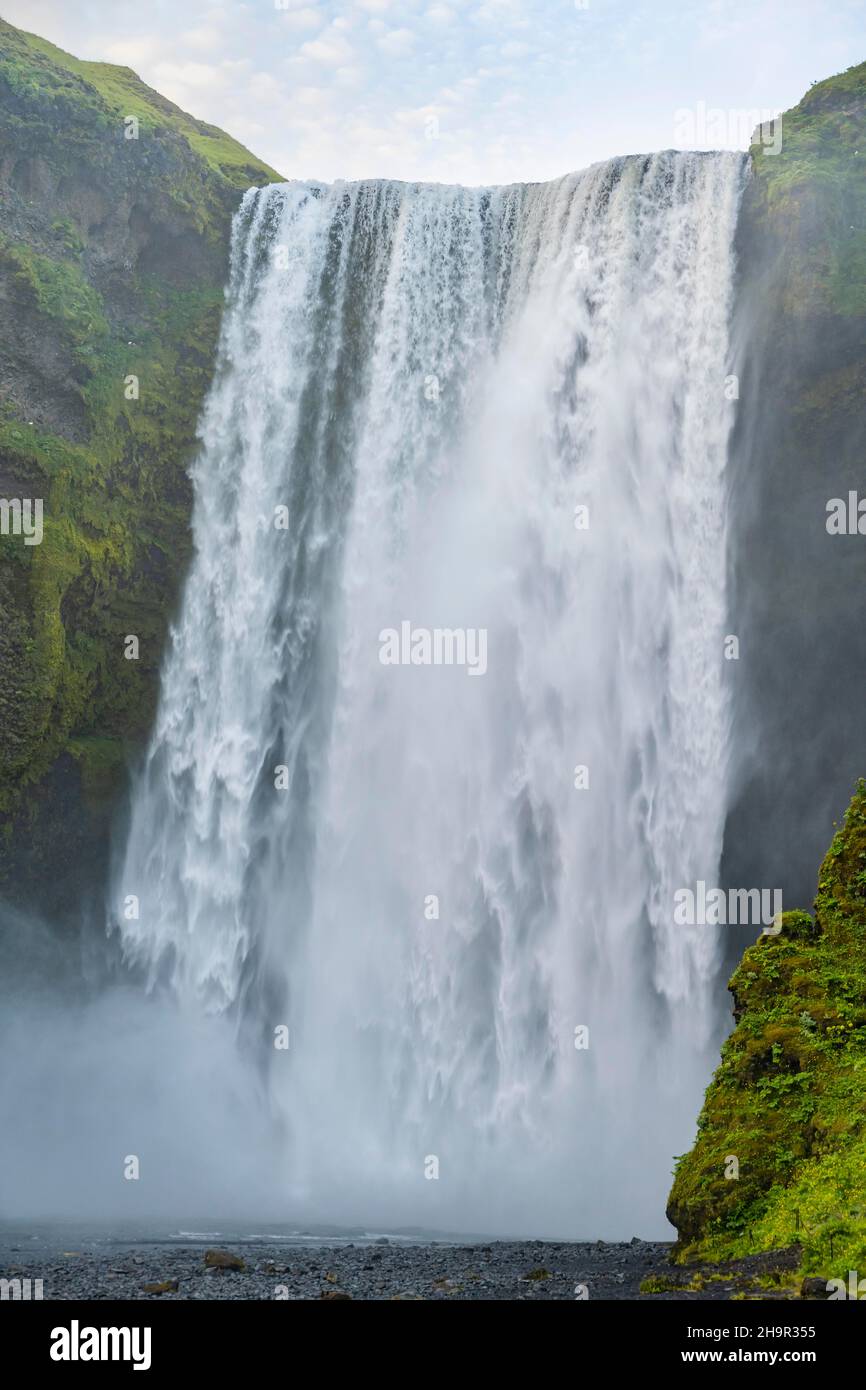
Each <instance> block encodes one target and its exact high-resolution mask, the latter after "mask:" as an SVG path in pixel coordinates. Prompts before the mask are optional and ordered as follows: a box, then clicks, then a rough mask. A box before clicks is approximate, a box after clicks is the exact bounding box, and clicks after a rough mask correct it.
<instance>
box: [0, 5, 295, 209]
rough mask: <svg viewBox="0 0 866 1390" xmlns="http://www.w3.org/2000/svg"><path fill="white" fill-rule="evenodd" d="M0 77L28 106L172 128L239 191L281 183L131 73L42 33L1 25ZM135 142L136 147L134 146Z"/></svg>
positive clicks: (226, 137) (214, 130) (229, 141)
mask: <svg viewBox="0 0 866 1390" xmlns="http://www.w3.org/2000/svg"><path fill="white" fill-rule="evenodd" d="M0 41H2V46H3V47H2V51H0V77H2V78H3V79H4V80H5V81H6V82H7V83H8V84H9V86H10V88H11V90H12V91H14V92H15V93H16V94H17V95H18V96H19V97H21V98H22V99H23V100H25V101H27V102H34V101H36V100H40V99H42V100H48V101H49V102H51V103H52V104H54V105H55V106H56V107H57V108H58V109H60V110H67V109H68V108H71V107H78V108H82V107H83V108H86V110H87V112H88V114H89V115H90V116H91V117H92V118H93V119H94V120H96V121H98V122H99V123H100V124H102V125H103V126H106V127H107V126H114V127H115V129H116V128H117V125H118V122H121V123H122V122H123V121H124V119H125V118H126V117H127V116H135V117H137V119H138V121H139V122H140V128H141V129H143V130H144V131H145V132H159V131H161V130H163V129H165V128H167V127H168V128H171V129H172V130H174V131H176V132H177V133H178V134H180V135H182V136H183V138H184V139H185V140H186V141H187V143H188V144H189V146H190V148H191V149H193V150H195V152H196V154H198V155H199V156H200V157H201V158H202V159H203V160H204V161H205V163H206V164H207V165H208V167H209V168H210V169H211V170H212V171H213V172H214V173H216V174H218V175H219V176H220V177H221V178H224V179H227V180H228V181H229V182H230V183H231V184H232V185H233V186H234V187H235V188H238V189H240V190H243V189H246V188H249V187H250V186H251V185H252V184H256V183H275V182H276V183H279V182H280V181H281V176H280V175H279V174H278V173H277V172H276V170H274V169H272V168H271V167H270V166H269V165H267V164H263V163H262V161H261V160H259V159H256V157H255V155H253V154H251V153H250V151H249V150H247V149H245V148H244V146H243V145H241V144H239V143H238V142H237V140H233V139H232V138H231V136H230V135H227V134H226V133H225V131H222V130H219V129H218V128H217V127H216V126H212V125H208V124H207V122H205V121H198V120H196V119H195V117H193V116H190V115H188V114H187V112H185V111H182V110H181V109H180V107H179V106H175V104H174V102H171V101H168V100H167V98H166V97H163V96H161V95H160V94H159V92H155V91H154V90H153V89H152V88H151V87H148V86H147V84H146V83H144V82H142V80H141V78H140V77H139V76H138V74H137V73H135V72H133V71H132V69H131V68H124V67H117V66H116V65H115V64H113V63H94V62H85V61H83V60H82V59H80V58H75V57H73V56H72V54H71V53H65V52H64V51H63V49H62V48H57V47H55V45H54V44H53V43H49V42H48V41H47V40H46V39H42V38H40V37H39V36H38V35H37V34H28V33H24V32H23V31H21V30H19V29H15V28H14V27H13V26H12V25H11V24H7V23H6V22H5V21H3V20H0ZM130 143H132V142H130Z"/></svg>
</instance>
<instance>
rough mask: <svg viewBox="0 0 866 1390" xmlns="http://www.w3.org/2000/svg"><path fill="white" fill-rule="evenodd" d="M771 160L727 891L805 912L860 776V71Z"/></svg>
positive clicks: (863, 259) (741, 327)
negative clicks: (831, 529)
mask: <svg viewBox="0 0 866 1390" xmlns="http://www.w3.org/2000/svg"><path fill="white" fill-rule="evenodd" d="M777 135H778V132H777ZM773 149H774V147H773V145H772V144H770V145H767V146H766V147H763V146H762V145H760V144H758V145H756V146H755V147H753V150H752V171H751V177H750V179H749V181H748V184H747V187H746V190H745V194H744V197H743V203H742V209H741V214H740V218H739V223H738V230H737V246H736V250H737V258H738V265H739V289H738V295H737V302H736V305H735V313H734V332H735V337H736V342H737V349H738V352H737V363H736V370H737V372H738V373H739V384H740V401H739V403H738V406H737V408H736V410H737V414H736V425H735V430H734V437H733V447H732V458H731V467H732V477H731V507H730V517H731V521H730V526H731V535H732V540H733V547H732V585H731V590H732V602H731V619H730V621H731V623H732V629H731V630H732V631H734V632H736V633H737V634H738V635H739V638H740V661H739V662H738V663H731V669H730V673H729V674H730V676H731V679H732V681H733V696H734V701H735V721H736V722H735V727H736V729H737V752H738V754H739V757H740V766H739V768H738V773H739V778H740V781H739V786H738V793H739V796H738V801H737V805H736V807H735V810H734V814H733V815H732V817H731V821H730V823H729V826H728V834H727V836H726V851H727V853H726V861H727V862H726V865H725V877H726V880H727V881H728V882H730V883H732V884H734V885H740V884H743V885H750V884H756V883H761V884H766V885H773V886H774V887H776V886H778V887H781V888H783V890H784V894H785V901H787V902H791V903H798V904H799V903H804V902H808V901H809V899H810V897H811V894H812V891H813V888H814V880H813V877H812V875H813V873H814V866H815V865H816V864H817V863H819V861H820V859H821V856H822V855H823V853H824V850H825V849H826V845H827V839H828V836H829V833H830V827H831V825H832V823H833V820H834V818H836V817H838V815H839V811H840V808H841V807H842V806H844V804H845V802H846V801H847V798H848V796H849V795H850V789H851V785H852V783H853V782H854V780H855V779H856V778H857V777H858V776H859V775H860V774H861V773H862V772H863V771H864V769H866V721H864V719H863V690H864V688H866V629H864V625H863V620H862V607H863V594H864V592H866V536H862V535H842V536H837V535H830V534H828V532H827V525H826V523H827V503H828V502H829V501H830V499H832V498H843V499H847V496H848V492H849V491H850V490H859V495H860V496H861V497H866V475H864V470H863V461H864V458H866V63H862V64H860V65H859V66H858V67H855V68H851V69H849V71H847V72H845V73H842V74H841V75H840V76H838V77H834V78H830V79H829V80H828V81H826V82H821V83H818V84H816V85H815V86H813V87H812V88H811V90H810V91H809V93H808V94H807V95H806V96H805V97H804V98H803V100H802V101H801V102H800V104H799V105H798V106H797V107H795V108H794V110H793V111H788V112H785V113H784V115H783V116H782V121H781V148H777V152H775V153H774V152H772V151H773ZM737 944H738V945H739V947H740V949H742V947H743V946H744V945H745V944H746V943H745V941H744V940H743V941H740V942H738V943H737ZM734 959H735V957H734V956H732V957H731V963H732V964H733V960H734Z"/></svg>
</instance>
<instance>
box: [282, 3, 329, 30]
mask: <svg viewBox="0 0 866 1390" xmlns="http://www.w3.org/2000/svg"><path fill="white" fill-rule="evenodd" d="M321 22H322V16H321V15H320V14H319V12H318V10H314V9H313V7H312V6H311V5H305V6H304V8H303V9H300V10H290V11H289V12H288V13H287V14H284V15H281V16H280V23H281V24H283V25H284V27H285V28H286V29H291V30H293V31H294V32H299V33H300V32H303V31H304V30H310V29H318V27H319V25H320V24H321Z"/></svg>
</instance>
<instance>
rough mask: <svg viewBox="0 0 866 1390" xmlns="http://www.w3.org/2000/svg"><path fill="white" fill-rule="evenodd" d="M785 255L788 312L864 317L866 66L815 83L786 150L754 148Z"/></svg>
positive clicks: (795, 113)
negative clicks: (789, 268)
mask: <svg viewBox="0 0 866 1390" xmlns="http://www.w3.org/2000/svg"><path fill="white" fill-rule="evenodd" d="M751 153H752V165H753V171H754V177H755V180H756V182H757V185H758V187H759V189H760V192H761V196H762V197H763V199H764V206H765V217H766V219H767V221H768V222H772V224H773V226H774V227H775V228H776V229H777V230H778V233H779V238H780V240H779V247H778V251H779V254H780V255H790V254H791V253H792V250H793V251H794V252H795V255H796V260H797V263H798V272H797V274H796V276H794V277H792V281H791V286H790V293H789V296H788V302H787V304H786V308H787V309H788V310H789V312H790V313H792V314H794V315H795V316H805V315H807V314H809V313H814V312H815V311H816V310H823V311H824V312H827V311H831V312H833V313H836V314H840V315H842V316H844V317H846V318H848V317H855V316H858V315H862V314H866V63H860V64H859V65H858V66H857V67H853V68H849V69H848V70H847V71H846V72H843V73H840V74H839V75H838V76H836V77H831V78H828V79H827V81H825V82H819V83H816V85H815V86H813V87H812V88H811V90H810V91H809V92H808V93H807V95H806V96H805V97H804V98H803V100H802V101H801V102H800V103H799V104H798V105H797V106H795V107H794V108H793V110H791V111H786V112H785V113H784V114H783V116H782V120H781V149H780V150H779V151H777V152H773V150H772V146H769V145H768V146H766V147H765V146H764V145H762V144H761V143H757V144H755V145H753V146H752V151H751Z"/></svg>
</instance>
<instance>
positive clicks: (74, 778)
mask: <svg viewBox="0 0 866 1390" xmlns="http://www.w3.org/2000/svg"><path fill="white" fill-rule="evenodd" d="M133 118H134V119H133ZM278 177H279V176H278V175H277V174H276V173H275V172H274V170H272V169H269V168H268V167H267V166H265V165H263V164H261V163H260V162H259V161H258V160H256V159H255V158H254V157H253V156H252V155H251V154H249V152H248V151H247V150H245V149H243V147H242V146H240V145H238V144H237V143H236V142H235V141H233V140H231V139H230V138H229V137H228V136H226V135H225V134H223V132H221V131H219V130H217V129H215V128H214V127H212V126H209V125H205V124H204V123H202V122H200V121H196V120H194V119H193V118H192V117H190V116H188V115H186V114H185V113H184V112H183V111H181V110H180V109H179V108H178V107H176V106H174V105H173V104H172V103H171V102H169V101H166V100H165V99H164V98H163V97H161V96H159V95H158V93H156V92H154V91H152V90H151V89H150V88H148V87H146V86H145V85H144V83H142V82H141V81H140V80H139V78H138V77H137V76H136V75H135V73H133V72H131V71H130V70H129V69H128V68H119V67H112V66H109V65H107V64H103V63H88V62H79V61H78V60H77V59H75V58H73V57H70V56H69V55H68V54H66V53H63V52H61V51H60V50H59V49H57V48H55V47H53V46H52V45H51V44H49V43H46V42H45V41H44V40H42V39H39V38H36V37H34V36H33V35H30V34H24V33H22V32H20V31H19V30H17V29H14V28H13V27H12V26H10V25H9V24H6V23H5V22H3V21H0V497H4V498H7V499H14V498H32V499H37V498H38V499H42V501H43V509H44V522H43V527H44V537H43V540H42V543H41V544H36V545H30V546H25V545H24V543H23V537H22V536H21V535H17V536H16V535H11V534H10V535H6V536H0V818H2V833H0V890H2V891H3V892H4V893H5V894H6V895H11V896H13V897H18V898H21V899H25V900H27V901H28V902H29V903H31V904H32V903H33V902H34V901H36V902H37V904H39V905H41V906H46V907H54V906H55V904H56V901H58V900H62V897H63V894H64V892H65V891H66V889H67V888H68V887H69V885H70V883H71V882H72V880H74V878H75V874H76V869H77V866H78V864H79V863H80V862H82V861H84V860H87V861H88V865H89V868H90V869H91V870H93V871H95V876H96V877H97V878H98V866H99V859H100V856H101V855H103V854H104V850H105V845H106V839H107V837H106V833H105V832H106V827H107V823H108V817H109V815H110V812H111V809H112V806H113V803H114V800H115V794H116V792H117V789H118V788H119V786H120V785H121V784H122V781H123V773H124V769H125V766H126V760H127V756H128V752H129V748H130V746H132V745H134V744H135V741H136V740H137V739H140V738H141V737H142V736H143V735H144V734H145V733H146V730H147V728H148V726H149V723H150V720H151V718H152V713H153V708H154V701H155V696H156V685H157V675H158V668H159V663H160V657H161V652H162V648H163V642H164V638H165V634H166V627H167V622H168V619H169V616H170V613H171V611H172V606H173V602H174V600H175V597H176V594H177V589H178V584H179V579H180V576H181V575H182V573H183V570H184V566H185V563H186V560H187V557H188V552H189V547H190V538H189V514H190V505H191V496H190V488H189V483H188V479H187V465H188V463H189V459H190V455H191V452H192V451H193V449H194V447H195V428H196V421H197V417H198V413H199V408H200V405H201V402H202V398H203V394H204V392H205V390H206V387H207V385H208V382H209V380H210V376H211V370H212V365H213V357H214V348H215V343H216V337H217V332H218V326H219V319H220V312H221V306H222V297H223V285H224V283H225V278H226V264H227V257H228V245H229V235H230V223H231V216H232V213H233V212H234V210H235V208H236V207H237V205H238V203H239V201H240V197H241V195H242V193H243V191H244V190H245V189H246V188H248V187H249V186H250V185H251V184H263V183H267V182H270V181H273V180H274V179H277V178H278ZM128 635H135V636H136V637H137V638H138V640H139V658H138V660H127V659H126V658H125V655H124V652H125V638H126V637H127V636H128ZM49 868H50V877H48V871H49Z"/></svg>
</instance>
